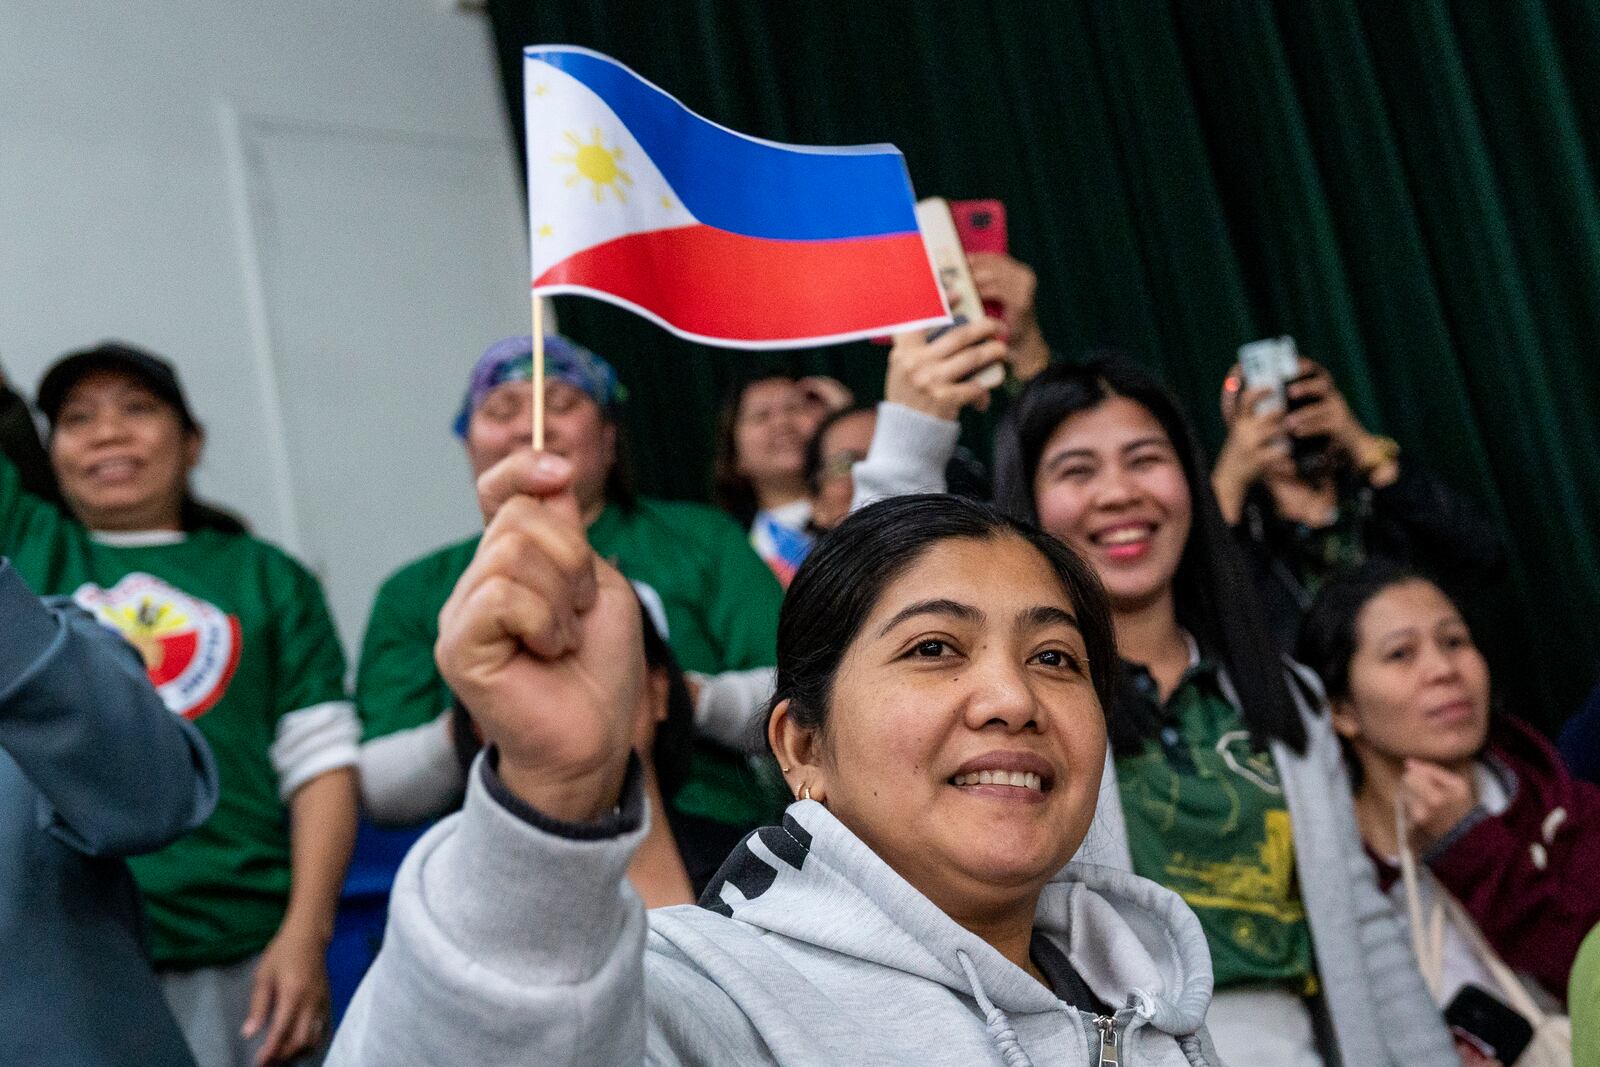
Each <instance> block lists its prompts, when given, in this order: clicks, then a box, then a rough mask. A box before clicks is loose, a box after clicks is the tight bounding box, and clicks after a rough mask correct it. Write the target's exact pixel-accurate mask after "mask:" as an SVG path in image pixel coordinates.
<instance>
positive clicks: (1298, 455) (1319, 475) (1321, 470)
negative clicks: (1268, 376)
mask: <svg viewBox="0 0 1600 1067" xmlns="http://www.w3.org/2000/svg"><path fill="white" fill-rule="evenodd" d="M1315 377H1316V371H1307V372H1306V373H1304V374H1297V375H1295V376H1294V377H1293V378H1290V379H1289V380H1288V381H1286V382H1284V383H1283V385H1284V391H1285V393H1287V391H1288V389H1289V387H1290V386H1292V385H1296V384H1298V383H1299V382H1304V381H1310V380H1311V379H1312V378H1315ZM1310 403H1312V401H1311V400H1310V398H1308V397H1303V396H1291V397H1288V400H1287V406H1286V410H1288V411H1299V410H1300V409H1301V408H1303V407H1305V406H1306V405H1307V404H1310ZM1289 454H1290V456H1291V457H1293V459H1294V467H1295V470H1296V471H1297V472H1298V473H1299V475H1300V477H1302V478H1304V479H1305V480H1306V481H1308V482H1319V481H1321V480H1322V479H1323V478H1325V477H1327V476H1328V475H1329V474H1331V473H1333V439H1332V438H1331V437H1329V436H1328V435H1327V434H1315V435H1313V436H1311V437H1292V438H1290V440H1289Z"/></svg>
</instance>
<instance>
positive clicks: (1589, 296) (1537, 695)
mask: <svg viewBox="0 0 1600 1067" xmlns="http://www.w3.org/2000/svg"><path fill="white" fill-rule="evenodd" d="M489 8H490V13H491V18H492V22H493V26H494V32H495V39H496V43H497V47H498V50H499V54H500V59H501V63H502V69H503V71H504V78H505V85H506V92H507V97H508V100H509V101H510V104H511V106H510V111H511V114H512V116H513V123H514V124H519V123H520V116H521V92H522V87H521V55H520V50H521V47H522V46H523V45H525V44H532V43H569V44H579V45H586V46H589V47H592V48H596V49H598V50H600V51H602V52H605V53H608V54H610V55H612V56H615V57H616V58H618V59H620V60H621V61H623V62H625V63H627V64H629V65H630V66H632V67H634V69H636V70H638V71H639V72H640V73H642V74H643V75H644V76H645V77H648V78H650V79H652V80H654V81H656V82H657V83H658V84H660V85H662V86H664V87H666V88H667V89H668V90H669V91H671V92H673V93H674V94H676V95H677V96H679V97H680V98H681V99H683V100H684V101H685V102H686V103H687V104H688V105H689V106H690V107H693V108H695V109H696V110H697V111H699V112H701V113H702V114H705V115H707V116H709V117H711V118H713V119H716V120H717V121H719V122H722V123H725V124H727V125H730V126H732V127H734V128H736V129H739V130H743V131H746V132H748V133H752V134H756V135H759V136H763V137H769V138H774V139H777V140H782V141H795V142H801V143H813V144H849V143H860V142H869V141H890V142H893V143H894V144H896V145H898V146H899V147H900V148H901V149H902V150H903V151H904V152H905V154H906V159H907V162H908V164H909V166H910V170H911V175H912V179H913V181H914V183H915V185H916V188H917V192H918V194H919V195H930V194H935V193H937V194H942V195H946V196H950V197H998V198H1000V199H1001V200H1003V201H1005V204H1006V207H1007V211H1008V213H1009V216H1010V228H1011V242H1012V248H1013V250H1014V252H1015V253H1016V254H1017V255H1018V256H1019V257H1020V258H1022V259H1024V260H1026V261H1027V262H1029V263H1031V264H1032V265H1033V266H1034V267H1035V269H1036V270H1037V271H1038V273H1039V280H1040V284H1039V314H1040V319H1041V321H1042V322H1043V325H1044V329H1045V332H1046V336H1047V337H1048V338H1049V339H1050V341H1051V343H1052V345H1053V347H1055V348H1056V349H1057V351H1059V352H1063V353H1069V354H1070V353H1074V352H1080V351H1082V350H1084V349H1087V348H1091V347H1099V346H1115V347H1120V348H1125V349H1129V350H1131V351H1133V352H1134V353H1136V354H1137V355H1138V356H1139V357H1140V358H1142V359H1143V360H1145V361H1146V362H1147V363H1149V364H1150V365H1152V366H1153V367H1155V368H1157V369H1158V370H1159V371H1160V372H1161V373H1163V374H1164V375H1165V376H1166V378H1167V379H1168V381H1169V382H1170V383H1171V384H1172V385H1173V386H1174V387H1175V388H1176V389H1177V390H1178V392H1179V393H1180V394H1181V395H1182V396H1184V397H1185V398H1186V399H1187V400H1188V402H1189V403H1190V406H1191V411H1192V412H1193V413H1194V415H1195V417H1196V421H1197V423H1198V424H1199V426H1200V427H1201V432H1202V435H1203V436H1204V437H1205V439H1206V441H1207V444H1208V445H1209V446H1210V447H1212V448H1213V449H1215V447H1216V446H1217V445H1218V444H1220V440H1221V433H1222V428H1221V424H1220V419H1219V416H1218V414H1217V391H1218V385H1219V382H1220V380H1221V378H1222V376H1223V373H1224V371H1225V369H1226V368H1227V367H1228V365H1229V364H1230V363H1232V361H1233V358H1234V349H1235V348H1236V347H1237V346H1238V345H1239V344H1240V343H1241V342H1243V341H1246V340H1250V339H1252V338H1256V337H1261V336H1266V335H1269V334H1277V333H1289V334H1293V335H1294V337H1295V338H1296V339H1297V340H1298V341H1299V343H1300V347H1301V348H1302V350H1303V351H1305V352H1306V353H1308V354H1310V355H1312V356H1314V357H1315V358H1317V359H1319V360H1321V361H1322V362H1323V363H1325V364H1326V365H1327V366H1328V367H1329V368H1330V369H1331V370H1332V371H1333V374H1334V376H1335V377H1336V379H1337V380H1338V381H1339V382H1340V383H1341V385H1342V386H1343V387H1344V389H1345V392H1346V394H1347V395H1348V396H1349V398H1350V401H1351V403H1352V405H1353V406H1354V407H1355V409H1356V410H1357V412H1358V413H1359V414H1360V415H1361V417H1362V419H1363V420H1364V421H1365V422H1366V423H1367V424H1368V426H1369V427H1370V428H1372V429H1374V430H1375V431H1380V432H1385V433H1389V434H1391V435H1393V436H1394V437H1396V438H1397V439H1399V440H1400V441H1401V443H1402V445H1403V446H1404V449H1405V455H1406V456H1407V457H1409V458H1411V459H1412V460H1413V461H1415V462H1421V463H1425V464H1427V465H1428V466H1429V467H1431V468H1432V469H1434V470H1435V471H1437V472H1438V473H1439V474H1441V475H1442V476H1443V477H1444V478H1445V479H1446V480H1447V481H1448V482H1450V483H1451V484H1452V485H1453V486H1454V487H1456V488H1457V489H1458V490H1460V491H1461V492H1463V493H1465V494H1468V495H1469V496H1471V497H1473V498H1474V499H1476V500H1477V501H1479V502H1480V503H1481V504H1482V505H1483V507H1484V508H1485V509H1486V510H1487V511H1488V512H1489V513H1490V514H1492V515H1493V516H1494V517H1495V518H1496V520H1497V521H1498V522H1500V524H1501V525H1502V527H1503V529H1504V531H1505V534H1506V537H1507V543H1508V546H1509V553H1510V558H1511V575H1510V579H1509V580H1508V582H1507V583H1506V585H1505V587H1504V588H1503V589H1499V590H1495V591H1493V592H1492V594H1491V595H1490V596H1488V597H1486V599H1485V604H1484V605H1482V606H1483V607H1486V608H1487V612H1488V614H1489V616H1490V618H1489V619H1488V626H1489V630H1490V632H1491V633H1492V634H1493V642H1492V645H1493V647H1492V649H1491V651H1492V653H1493V659H1494V660H1495V664H1496V668H1497V678H1498V679H1499V680H1501V681H1502V682H1510V683H1511V685H1510V686H1509V688H1510V689H1511V691H1512V694H1513V697H1514V699H1515V701H1516V710H1518V711H1519V712H1520V713H1522V714H1524V715H1525V716H1526V717H1528V718H1530V719H1533V720H1534V721H1537V722H1540V723H1542V724H1544V725H1545V726H1547V727H1549V726H1553V725H1555V724H1558V723H1559V722H1560V721H1561V720H1562V719H1563V718H1564V717H1565V716H1566V715H1567V714H1568V713H1569V711H1570V710H1571V709H1572V707H1573V706H1574V705H1575V703H1576V701H1577V700H1578V699H1579V698H1580V697H1581V696H1582V694H1583V692H1584V691H1585V690H1586V688H1587V686H1588V685H1589V684H1590V683H1591V682H1592V681H1593V680H1594V674H1595V671H1596V668H1597V665H1600V627H1597V626H1595V625H1594V624H1593V623H1592V622H1591V618H1592V616H1593V615H1594V613H1595V610H1596V607H1597V606H1600V560H1597V558H1596V552H1597V549H1600V536H1597V535H1600V503H1597V499H1600V498H1597V496H1596V494H1595V489H1596V487H1600V447H1597V442H1596V437H1595V424H1596V416H1597V415H1600V374H1597V373H1596V366H1597V363H1596V358H1595V355H1594V354H1593V351H1592V349H1593V340H1592V339H1594V338H1596V337H1597V336H1600V199H1597V181H1596V173H1597V167H1600V78H1596V77H1594V76H1593V74H1592V71H1593V68H1594V63H1595V57H1596V56H1597V55H1600V7H1597V6H1596V5H1594V4H1590V3H1583V2H1577V0H1567V2H1560V0H1556V2H1551V3H1537V2H1517V0H1481V2H1471V3H1467V2H1462V3H1455V4H1451V3H1447V2H1445V0H1402V2H1399V3H1394V4H1365V3H1357V2H1355V0H1316V2H1312V3H1305V2H1302V0H1281V2H1276V3H1275V2H1273V0H1194V2H1169V3H1159V2H1151V3H1127V2H1125V0H1050V2H1038V3H1025V2H1014V0H1013V2H1008V0H996V2H994V3H986V4H973V3H970V2H956V0H917V2H910V0H872V2H870V3H862V2H860V0H855V2H851V3H843V2H838V0H812V2H807V3H794V2H790V3H780V2H777V0H675V2H669V3H665V4H654V5H646V4H640V3H637V2H635V3H624V2H617V0H588V2H580V0H568V2H551V0H491V3H490V5H489ZM520 132H521V131H520V128H518V129H517V130H516V133H517V136H518V141H519V143H520ZM558 308H559V315H560V318H561V323H562V326H563V329H564V330H565V331H567V332H569V333H571V334H572V335H573V336H575V337H577V338H580V339H581V340H583V341H585V342H586V343H589V344H591V345H593V346H594V347H595V348H596V349H597V350H599V351H600V352H602V353H604V354H606V355H607V356H609V357H610V358H611V359H613V360H614V361H615V362H616V364H617V366H618V370H619V372H620V373H621V375H622V377H623V379H624V380H625V381H626V382H627V383H628V385H629V387H630V389H631V390H632V395H633V402H632V404H631V407H630V411H629V414H628V430H629V431H630V433H631V434H632V436H633V439H634V440H635V441H636V442H637V443H638V447H636V459H637V461H638V462H637V466H638V473H639V476H640V481H641V484H642V486H643V487H644V488H645V489H646V491H649V492H654V493H658V494H663V495H667V496H675V497H689V498H704V496H705V494H706V490H707V485H708V471H709V461H710V455H711V450H712V428H713V426H714V422H715V414H716V409H717V407H718V405H719V403H720V401H721V394H722V391H723V390H724V389H725V388H726V385H727V383H728V382H729V381H730V380H731V379H732V378H733V377H734V376H735V375H737V374H739V373H740V372H741V371H742V370H746V369H748V368H750V367H751V366H752V365H755V364H757V363H758V361H765V362H771V361H772V357H762V356H756V355H753V354H752V355H746V354H742V353H730V352H725V351H718V350H712V349H705V348H700V347H697V346H693V345H689V344H686V343H683V342H680V341H678V340H677V339H675V338H672V337H670V336H668V335H666V334H665V333H663V332H662V331H661V330H659V329H656V328H655V327H653V326H651V325H650V324H648V323H646V322H644V321H643V320H640V319H637V318H634V317H632V316H630V315H627V314H625V313H622V312H620V311H618V310H617V309H615V308H612V307H609V306H607V305H603V304H600V303H598V302H595V301H582V300H572V299H568V300H564V301H561V302H560V303H559V305H558ZM780 362H781V363H782V364H783V365H786V366H789V367H793V368H796V369H799V370H803V371H806V372H825V373H831V374H835V375H837V376H838V377H840V378H841V379H843V380H844V381H845V382H847V383H848V384H850V385H851V386H853V387H855V388H856V389H857V390H858V392H859V393H860V394H862V396H863V397H864V398H866V399H873V398H875V397H876V396H877V395H879V394H880V393H881V388H882V386H881V376H882V370H883V350H882V349H874V348H873V347H871V346H868V345H855V346H844V347H840V348H835V349H829V350H827V351H820V352H807V353H795V354H791V355H788V356H785V357H783V359H782V360H781V361H780ZM985 430H986V426H985V425H984V424H983V420H975V421H974V423H973V425H972V426H970V427H969V431H970V432H969V435H968V436H969V438H971V441H970V443H971V444H972V445H973V446H974V447H975V448H976V449H978V450H979V451H980V452H981V451H984V450H985V449H986V444H987V442H986V441H985V440H984V436H985Z"/></svg>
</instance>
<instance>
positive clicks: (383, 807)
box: [360, 709, 467, 826]
mask: <svg viewBox="0 0 1600 1067" xmlns="http://www.w3.org/2000/svg"><path fill="white" fill-rule="evenodd" d="M451 716H452V713H451V712H450V710H448V709H446V710H445V711H444V712H442V713H441V714H440V715H439V717H438V718H436V719H434V720H433V721H432V722H426V723H423V724H422V725H421V726H418V727H415V728H413V729H410V730H399V731H397V732H395V733H392V734H385V735H384V736H382V737H375V738H373V739H372V740H370V741H367V742H365V743H363V744H362V746H361V761H360V766H361V806H362V810H364V811H365V812H366V814H367V816H368V818H370V819H371V820H372V821H373V822H375V823H377V824H378V825H380V826H415V825H416V824H417V823H420V822H425V821H427V820H428V819H434V818H438V817H439V816H440V815H444V814H446V813H447V812H449V811H450V810H451V809H453V808H454V807H455V806H456V804H457V803H458V802H459V801H460V799H461V791H462V790H463V789H465V788H466V786H467V779H466V775H465V774H463V773H462V769H461V760H460V759H459V758H458V757H457V756H456V747H455V742H454V741H453V740H452V739H451V736H450V720H451Z"/></svg>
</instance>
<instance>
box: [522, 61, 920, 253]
mask: <svg viewBox="0 0 1600 1067" xmlns="http://www.w3.org/2000/svg"><path fill="white" fill-rule="evenodd" d="M523 55H524V56H525V57H526V58H527V59H529V60H535V61H538V62H543V63H548V64H549V65H551V66H553V67H556V68H557V69H559V70H561V71H563V72H565V73H566V74H569V75H571V76H572V77H573V78H576V79H577V80H578V81H580V82H582V83H583V84H584V85H585V86H587V87H588V88H589V89H590V90H591V91H593V92H594V93H595V95H597V96H599V97H600V99H601V100H603V101H605V103H606V105H607V106H608V107H610V108H611V110H612V111H614V112H616V114H617V116H618V117H619V118H620V119H622V121H623V123H624V124H625V125H626V126H627V127H628V132H629V133H631V134H633V136H634V138H635V139H636V140H637V141H638V142H639V145H640V147H642V148H643V149H644V150H645V152H646V154H648V155H649V157H650V160H651V162H653V163H654V164H655V165H656V167H657V168H659V169H660V171H661V174H662V176H663V177H665V178H666V180H667V182H668V184H670V185H671V186H672V188H673V191H674V192H676V193H677V194H678V199H679V200H680V201H682V203H683V206H684V207H686V208H687V209H688V210H689V211H690V212H691V213H693V215H694V216H695V218H697V219H699V220H700V221H701V222H703V223H705V224H706V225H708V226H715V227H716V228H718V229H721V230H727V231H729V232H731V233H737V234H743V235H744V236H747V237H766V238H771V239H775V240H792V241H820V240H829V239H833V238H846V237H873V236H878V235H881V234H890V233H908V232H914V231H915V230H916V229H917V218H916V213H915V210H914V208H913V194H912V192H911V180H910V178H909V176H908V175H907V174H906V167H905V161H904V160H903V159H902V158H901V155H900V153H899V151H898V150H896V149H895V148H894V147H893V146H892V145H871V146H863V147H859V148H808V147H791V146H785V145H778V144H774V143H771V142H768V141H759V140H756V139H754V138H750V137H745V136H743V135H742V134H738V133H734V132H733V131H731V130H726V129H723V128H722V127H721V126H718V125H716V124H715V123H713V122H710V121H708V120H706V119H703V118H701V117H700V116H699V115H696V114H695V113H694V112H692V111H690V110H689V109H688V108H686V107H684V106H683V104H681V103H679V102H678V101H677V100H675V99H673V98H672V97H671V96H669V95H667V93H665V92H663V91H662V90H661V89H659V88H657V87H656V86H654V85H652V84H651V83H650V82H647V81H645V80H644V79H643V78H641V77H639V76H638V75H637V74H635V73H633V72H632V71H631V70H629V69H628V68H627V67H624V66H622V65H621V64H620V63H617V62H616V61H615V60H612V59H608V58H606V57H604V56H601V55H598V54H595V53H591V52H587V51H574V50H571V49H566V48H540V47H535V48H529V49H526V50H525V51H524V53H523Z"/></svg>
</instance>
